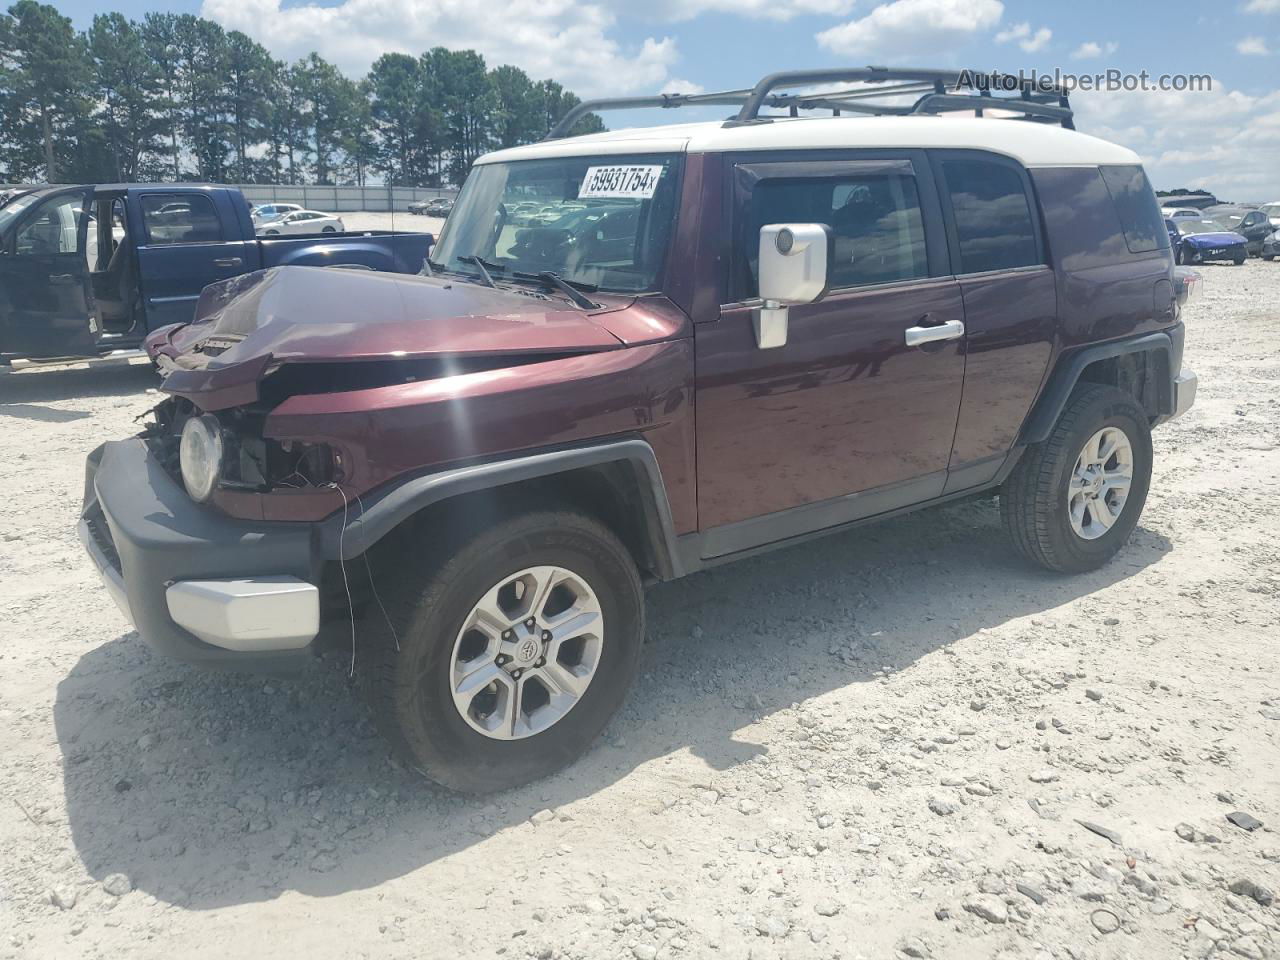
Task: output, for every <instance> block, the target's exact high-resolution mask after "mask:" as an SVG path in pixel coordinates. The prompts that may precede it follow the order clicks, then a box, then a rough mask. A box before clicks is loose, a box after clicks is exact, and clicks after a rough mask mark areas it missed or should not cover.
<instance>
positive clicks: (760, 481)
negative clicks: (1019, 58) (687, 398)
mask: <svg viewBox="0 0 1280 960" xmlns="http://www.w3.org/2000/svg"><path fill="white" fill-rule="evenodd" d="M786 157H787V159H785V160H783V159H781V158H776V159H775V158H770V157H767V156H762V157H750V158H742V159H738V160H736V161H731V169H730V170H728V171H727V176H726V180H727V183H728V190H729V191H730V192H731V194H732V199H731V209H732V226H731V230H732V236H733V252H732V256H731V269H732V271H733V277H732V278H731V280H730V294H731V299H732V301H733V302H730V303H728V304H726V305H725V306H724V307H722V309H721V312H720V316H719V318H718V319H716V320H714V321H710V322H706V323H700V324H698V325H697V326H696V328H695V337H696V348H695V349H696V358H697V372H696V391H697V395H696V410H697V425H698V427H697V450H698V513H699V526H700V528H701V530H702V532H703V554H704V557H707V558H711V557H716V556H723V555H725V554H729V553H733V552H736V551H738V550H744V549H749V548H751V547H754V546H757V545H760V544H763V543H769V542H773V541H777V540H783V539H786V538H788V537H792V536H798V535H802V534H805V533H809V532H811V531H814V530H818V529H821V528H824V527H829V526H833V525H836V524H838V523H843V522H847V521H850V520H856V519H860V518H862V517H866V516H871V515H874V514H877V513H883V512H886V511H889V510H893V509H897V508H899V507H902V506H906V505H908V504H911V503H918V502H920V501H923V500H928V499H930V498H932V497H936V496H938V495H940V494H941V493H942V490H943V487H944V485H945V483H946V470H947V461H948V459H949V457H950V454H951V445H952V439H953V437H954V434H955V427H956V416H957V412H958V410H959V407H960V397H961V387H962V384H963V380H964V365H965V359H964V351H963V343H964V340H963V321H964V305H963V300H962V297H961V292H960V287H959V285H958V284H957V282H956V280H955V278H954V277H952V276H950V273H949V269H948V266H947V263H948V261H947V253H946V235H945V232H944V229H943V222H942V219H941V214H940V210H939V204H938V196H937V191H936V189H935V186H934V180H933V174H932V171H931V168H930V166H929V164H928V162H927V160H926V158H925V156H924V155H923V153H921V152H919V151H904V152H901V153H896V154H886V153H881V152H874V153H873V152H869V151H865V152H864V151H847V152H842V153H840V154H838V155H833V154H829V153H828V154H822V155H815V156H813V157H811V158H797V157H796V155H795V154H794V153H789V154H787V155H786ZM770 223H825V224H827V225H828V226H830V227H831V229H832V232H833V233H834V235H835V261H834V263H833V266H832V280H831V291H830V292H829V293H828V294H827V296H826V297H825V298H824V299H822V300H821V301H819V302H818V303H814V304H809V305H805V306H797V307H792V308H791V310H790V319H789V330H788V337H787V342H786V344H785V345H784V346H782V347H777V348H773V349H765V350H762V349H759V348H758V347H757V346H756V341H755V337H754V333H753V325H752V315H753V310H754V305H753V298H755V297H756V296H757V289H756V275H755V267H756V260H757V258H758V242H759V241H758V238H759V231H760V227H761V226H763V225H765V224H770ZM754 302H755V303H758V300H756V301H754ZM944 325H945V327H946V329H947V330H948V331H949V338H948V339H944V340H935V341H933V342H930V343H927V344H924V345H918V346H912V345H909V341H913V340H915V339H916V336H915V335H914V332H915V331H919V330H921V329H927V328H930V327H942V326H944Z"/></svg>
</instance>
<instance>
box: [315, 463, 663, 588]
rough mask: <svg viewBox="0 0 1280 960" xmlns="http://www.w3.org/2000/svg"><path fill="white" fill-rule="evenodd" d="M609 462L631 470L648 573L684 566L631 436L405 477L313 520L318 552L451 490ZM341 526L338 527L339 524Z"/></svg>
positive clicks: (386, 529)
mask: <svg viewBox="0 0 1280 960" xmlns="http://www.w3.org/2000/svg"><path fill="white" fill-rule="evenodd" d="M606 465H616V466H618V467H620V468H622V469H625V470H628V471H630V473H631V476H632V479H633V480H634V482H635V488H636V490H637V491H638V493H639V498H640V504H641V507H642V510H643V517H642V523H641V530H642V531H643V536H644V537H645V540H646V541H647V542H646V547H647V548H648V550H649V551H650V552H651V557H652V562H653V565H654V567H655V569H654V570H653V573H654V575H655V576H657V577H658V579H660V580H672V579H675V578H676V577H679V576H682V575H683V574H684V573H685V570H684V565H683V563H682V562H681V560H680V555H679V553H678V551H677V549H676V533H675V527H674V525H673V523H672V520H671V504H670V502H669V501H668V499H667V491H666V487H665V486H664V485H663V481H662V471H661V470H660V469H659V467H658V458H657V457H656V456H655V455H654V452H653V448H652V447H651V446H649V444H648V443H646V442H645V441H644V440H641V439H637V438H628V439H617V440H609V441H606V442H602V443H594V444H591V445H587V446H573V447H564V448H558V449H554V450H542V451H536V452H533V453H523V454H520V455H518V456H513V457H507V458H503V459H500V460H491V461H486V462H483V463H475V464H468V465H466V466H461V467H454V468H451V469H448V470H441V471H438V472H435V473H428V474H423V475H420V476H414V477H410V478H408V479H406V480H403V481H401V482H398V483H393V484H391V485H389V486H388V487H386V488H383V489H380V490H378V491H375V492H373V493H371V494H368V495H366V496H363V497H360V498H358V499H354V498H353V499H352V500H351V501H350V503H349V504H348V507H347V509H346V510H345V511H340V512H338V513H336V514H333V515H332V516H330V517H329V518H328V519H326V520H324V521H322V522H321V523H320V524H319V528H320V529H319V537H320V552H321V554H322V555H323V556H325V557H326V558H328V559H332V560H337V559H339V558H341V559H342V560H344V561H345V560H350V559H352V558H354V557H358V556H360V555H361V554H362V553H364V552H365V551H366V550H368V549H369V548H370V547H372V546H373V545H374V544H376V543H377V542H378V541H379V540H381V539H382V538H383V537H385V536H386V535H387V534H388V533H390V532H391V531H392V530H394V529H395V528H396V527H398V526H399V525H400V524H401V523H402V522H404V521H405V520H407V519H409V518H410V517H412V516H413V515H415V514H417V513H419V512H420V511H422V510H423V509H425V508H427V507H429V506H432V505H433V504H437V503H440V502H442V501H444V500H448V499H450V498H453V497H457V496H462V495H463V494H468V493H477V492H482V491H486V490H495V489H497V488H500V487H505V486H509V485H511V484H517V483H521V482H524V481H529V480H538V479H543V478H547V477H553V476H555V475H557V474H564V473H568V472H569V471H573V470H580V469H582V468H589V467H602V466H606ZM344 525H345V530H344Z"/></svg>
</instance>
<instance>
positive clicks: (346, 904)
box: [0, 216, 1280, 960]
mask: <svg viewBox="0 0 1280 960" xmlns="http://www.w3.org/2000/svg"><path fill="white" fill-rule="evenodd" d="M403 219H406V220H410V221H412V222H413V223H414V224H419V223H421V224H423V225H424V226H425V225H426V223H427V221H425V220H423V218H408V217H406V218H403ZM396 220H397V226H399V225H400V221H401V220H402V218H401V217H400V216H397V218H396ZM1204 272H1205V273H1206V275H1207V277H1208V289H1207V292H1206V295H1205V297H1204V299H1203V300H1202V301H1200V303H1198V304H1197V305H1196V308H1195V311H1194V314H1193V316H1192V317H1191V318H1190V320H1189V324H1188V339H1187V363H1188V364H1189V365H1190V366H1192V367H1193V368H1194V369H1195V370H1196V371H1197V373H1199V375H1200V378H1201V387H1200V396H1199V399H1198V403H1197V405H1196V407H1195V408H1194V409H1193V411H1192V412H1191V413H1190V414H1189V415H1188V416H1186V417H1185V418H1183V419H1182V420H1179V421H1177V422H1175V423H1173V424H1170V425H1168V426H1166V427H1164V428H1162V429H1161V430H1159V431H1158V432H1157V434H1156V443H1155V446H1156V468H1155V471H1156V472H1155V479H1154V481H1153V485H1152V492H1151V497H1150V500H1149V502H1148V505H1147V509H1146V513H1145V515H1144V517H1143V520H1142V522H1141V524H1140V526H1139V528H1138V531H1137V533H1136V534H1135V536H1134V538H1133V541H1132V543H1131V544H1130V545H1129V546H1128V547H1127V548H1126V550H1125V551H1124V552H1123V553H1122V554H1121V555H1120V557H1119V558H1118V559H1117V560H1116V561H1114V562H1113V563H1111V564H1110V565H1108V566H1107V567H1106V568H1104V569H1103V570H1100V571H1097V572H1095V573H1092V574H1089V575H1085V576H1081V577H1072V578H1062V577H1057V576H1051V575H1048V574H1045V573H1042V572H1038V571H1035V570H1031V569H1028V568H1026V567H1024V566H1022V565H1021V564H1020V563H1019V562H1018V561H1017V560H1016V559H1014V557H1013V555H1012V554H1011V552H1010V551H1009V550H1008V549H1006V547H1005V545H1004V542H1003V539H1002V532H1001V530H1000V529H999V524H998V516H997V510H996V506H995V504H994V503H993V502H974V503H964V504H956V505H952V506H948V507H946V508H942V509H937V510H933V511H929V512H925V513H921V514H916V515H914V516H909V517H905V518H901V519H897V520H893V521H889V522H886V523H883V524H881V525H878V526H874V527H868V528H864V529H862V530H860V531H856V532H854V533H849V534H842V535H838V536H833V537H830V538H827V539H824V540H821V541H817V542H815V543H812V544H809V545H807V546H804V547H801V548H797V549H791V550H786V551H781V552H777V553H774V554H771V555H767V556H763V557H760V558H756V559H753V560H748V561H744V562H742V563H739V564H736V565H731V566H727V567H723V568H720V569H717V570H715V571H712V572H709V573H704V574H700V575H697V576H694V577H691V578H688V579H686V580H684V581H680V582H677V583H673V584H667V585H663V586H660V587H657V588H655V589H653V590H652V591H651V593H650V597H649V604H650V606H649V610H650V627H649V638H648V639H649V642H648V646H647V649H646V653H645V657H644V661H643V667H642V673H641V676H640V677H639V678H638V682H637V684H636V687H635V689H634V691H633V693H632V695H631V697H630V699H629V701H628V703H627V705H626V706H625V708H624V709H623V710H622V712H621V714H620V715H619V717H618V718H617V719H616V721H615V722H614V723H613V724H612V725H611V727H610V729H609V731H608V733H607V735H606V737H605V738H604V739H603V741H602V742H601V743H600V744H599V745H598V746H597V747H596V748H595V749H593V750H592V751H591V752H590V753H589V754H588V755H587V756H586V757H584V758H583V759H582V760H581V761H579V762H578V763H577V764H576V765H574V766H573V767H571V768H570V769H569V770H567V771H565V772H564V773H563V774H561V775H559V776H557V777H554V778H552V779H550V780H547V781H544V782H541V783H538V784H535V785H533V786H530V787H527V788H523V789H520V790H516V791H513V792H510V793H506V794H502V795H499V796H497V797H491V798H486V799H481V800H476V799H472V798H466V797H458V796H451V795H448V794H446V793H444V792H442V791H439V790H437V789H435V788H433V787H431V786H429V785H427V784H424V783H422V782H420V781H419V780H417V779H416V778H415V777H414V776H412V775H410V774H409V773H407V772H405V771H404V770H402V769H401V768H399V767H398V766H397V765H396V764H395V763H394V762H393V760H392V759H391V756H390V754H389V752H388V750H387V748H386V747H385V746H384V745H383V743H382V742H381V741H380V740H379V739H378V738H377V737H376V736H375V734H374V732H373V729H372V727H371V725H370V722H369V720H368V718H367V715H366V713H365V710H364V708H363V706H362V705H361V703H360V702H359V700H358V698H357V697H356V696H355V695H354V693H353V691H352V690H351V689H350V688H349V686H348V684H347V682H346V677H345V672H344V670H345V666H346V660H345V656H344V655H342V654H335V655H334V656H333V657H331V658H328V659H326V660H320V661H317V662H316V663H315V664H314V666H313V667H312V668H311V669H309V670H308V671H307V672H305V673H304V674H302V675H301V676H298V677H296V678H293V679H288V680H278V679H262V678H246V677H239V676H232V675H221V674H209V673H203V672H200V671H198V670H195V669H192V668H188V667H185V666H182V665H179V664H175V663H170V662H167V661H164V660H161V659H159V658H158V657H156V656H153V655H152V654H151V653H150V652H149V650H148V649H147V647H146V646H145V645H144V644H143V643H142V641H141V640H140V639H139V638H138V636H137V635H136V634H135V633H133V632H132V631H131V630H130V629H129V628H128V627H127V625H126V624H125V623H124V622H123V620H122V619H121V617H120V615H119V613H118V612H117V611H116V609H115V608H114V607H113V606H112V604H111V602H110V600H109V599H108V598H107V595H106V593H105V592H104V591H103V590H102V589H101V587H100V586H99V584H98V582H97V580H96V577H95V575H94V574H93V572H92V570H91V568H90V564H89V562H88V560H87V559H86V558H85V557H83V556H82V552H81V549H80V547H79V544H78V543H77V541H76V537H75V533H74V529H73V527H74V521H75V517H76V513H77V508H78V505H79V502H80V495H81V486H82V483H83V466H82V465H83V459H84V455H85V453H86V452H87V451H88V450H89V449H91V448H92V447H93V446H94V445H96V444H97V443H99V442H101V441H102V440H104V439H109V438H115V437H119V436H122V435H125V434H127V433H130V432H132V431H133V430H135V429H136V428H135V426H134V424H133V418H134V417H136V416H137V415H138V414H139V413H141V412H143V411H144V410H145V409H147V408H148V407H149V406H150V405H151V404H153V403H154V402H155V401H156V399H157V397H156V396H155V394H154V386H155V383H154V380H153V378H152V374H151V372H150V371H149V369H147V368H146V367H143V366H130V367H117V368H112V369H86V370H75V369H72V370H64V371H38V372H30V373H25V372H24V373H18V374H8V375H0V451H3V455H2V456H0V613H2V614H3V622H4V628H5V629H4V632H3V636H2V639H0V757H2V758H3V760H2V761H0V851H3V853H2V854H0V958H11V957H22V958H28V957H30V958H41V960H44V958H56V957H111V958H118V957H128V958H151V957H155V958H172V957H184V958H188V957H241V956H245V957H247V956H283V957H293V956H299V957H301V956H306V957H310V958H330V957H332V958H335V960H337V958H343V960H347V958H354V957H378V958H383V957H392V958H395V957H406V958H407V957H452V956H458V957H486V958H488V957H492V958H496V957H503V958H525V957H544V958H550V957H556V958H582V960H587V958H590V960H596V958H637V960H667V958H678V957H726V958H745V957H751V958H755V960H761V958H775V957H776V958H802V960H803V958H835V957H842V958H857V957H863V958H866V960H878V958H890V957H902V956H907V957H915V958H920V957H934V958H956V957H961V958H969V957H973V958H979V957H981V958H991V957H998V958H1005V960H1008V958H1024V957H1025V958H1034V960H1046V958H1054V960H1068V958H1070V960H1084V958H1098V960H1105V958H1121V957H1132V958H1143V960H1148V958H1165V957H1168V958H1178V957H1208V956H1211V955H1215V954H1220V955H1222V956H1224V957H1230V958H1233V960H1234V958H1246V960H1249V958H1265V957H1275V956H1278V955H1280V908H1278V907H1277V904H1276V902H1275V901H1274V900H1273V899H1272V898H1273V892H1274V891H1280V839H1278V838H1277V834H1276V833H1275V832H1274V830H1275V828H1276V827H1277V826H1280V752H1278V751H1277V747H1278V746H1280V657H1278V656H1277V655H1278V654H1280V629H1277V628H1278V627H1280V622H1278V621H1280V603H1277V597H1278V596H1280V509H1278V507H1277V496H1278V495H1280V389H1278V388H1280V352H1278V351H1277V346H1276V344H1277V330H1278V329H1280V263H1262V262H1259V261H1250V262H1249V263H1248V264H1246V265H1245V266H1243V267H1240V268H1234V267H1229V266H1226V267H1213V266H1211V267H1206V268H1205V270H1204ZM357 669H359V664H358V662H357ZM1235 812H1243V813H1247V814H1250V815H1251V816H1253V817H1255V818H1256V819H1257V820H1260V821H1261V822H1262V826H1261V827H1260V828H1257V829H1255V830H1253V831H1248V830H1246V829H1243V828H1241V827H1239V826H1236V825H1235V824H1233V823H1232V822H1230V821H1229V820H1228V819H1227V815H1228V814H1233V813H1235Z"/></svg>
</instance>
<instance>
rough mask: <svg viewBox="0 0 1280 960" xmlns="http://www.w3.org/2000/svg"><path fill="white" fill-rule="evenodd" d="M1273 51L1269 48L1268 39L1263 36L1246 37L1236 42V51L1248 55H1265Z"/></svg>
mask: <svg viewBox="0 0 1280 960" xmlns="http://www.w3.org/2000/svg"><path fill="white" fill-rule="evenodd" d="M1270 52H1271V51H1270V50H1268V49H1267V41H1266V40H1264V39H1262V37H1245V38H1244V39H1243V40H1241V41H1240V42H1239V43H1237V44H1236V53H1243V54H1245V55H1246V56H1254V57H1265V56H1266V55H1267V54H1269V53H1270Z"/></svg>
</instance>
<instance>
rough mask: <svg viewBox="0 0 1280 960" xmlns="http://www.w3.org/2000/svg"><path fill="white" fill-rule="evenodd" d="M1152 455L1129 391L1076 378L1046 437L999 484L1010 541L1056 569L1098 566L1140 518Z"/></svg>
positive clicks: (1141, 412) (1144, 420) (1145, 422)
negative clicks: (1050, 431) (1068, 396)
mask: <svg viewBox="0 0 1280 960" xmlns="http://www.w3.org/2000/svg"><path fill="white" fill-rule="evenodd" d="M1151 459H1152V456H1151V427H1150V424H1149V422H1148V420H1147V415H1146V412H1145V411H1144V410H1143V409H1142V407H1140V406H1139V405H1138V403H1137V402H1136V401H1135V400H1134V398H1133V397H1132V396H1130V395H1129V394H1127V393H1124V392H1123V391H1121V390H1117V389H1116V388H1115V387H1109V386H1103V385H1099V384H1081V385H1079V386H1077V387H1076V389H1075V390H1074V391H1073V392H1072V394H1071V397H1070V399H1069V400H1068V401H1067V405H1066V407H1065V409H1064V410H1063V411H1062V415H1061V416H1060V417H1059V418H1058V422H1057V424H1056V425H1055V426H1054V428H1053V432H1052V433H1050V434H1049V437H1048V439H1047V440H1045V441H1044V442H1043V443H1038V444H1035V445H1033V446H1032V447H1031V448H1029V449H1028V450H1027V451H1026V453H1024V454H1023V457H1022V459H1021V460H1020V461H1019V462H1018V465H1017V467H1015V468H1014V470H1013V473H1011V474H1010V475H1009V479H1008V480H1006V481H1005V484H1004V486H1003V487H1002V488H1001V491H1000V515H1001V518H1002V520H1003V521H1004V526H1005V530H1006V531H1007V533H1008V534H1009V537H1010V539H1011V540H1012V541H1013V545H1014V547H1015V548H1016V549H1017V550H1018V552H1019V553H1021V554H1022V555H1023V556H1024V557H1026V558H1027V559H1028V560H1030V561H1032V562H1033V563H1036V564H1039V565H1040V566H1042V567H1045V568H1047V569H1049V570H1054V571H1058V572H1062V573H1084V572H1085V571H1088V570H1094V569H1097V568H1098V567H1100V566H1102V565H1103V564H1104V563H1106V562H1107V561H1108V560H1110V559H1111V558H1112V557H1113V556H1115V554H1116V552H1117V551H1119V549H1120V548H1121V547H1122V546H1123V545H1124V543H1125V541H1126V540H1128V539H1129V536H1130V535H1131V534H1132V533H1133V529H1134V527H1136V526H1137V524H1138V518H1139V516H1140V515H1141V514H1142V507H1143V504H1144V503H1146V499H1147V491H1148V489H1149V488H1150V485H1151Z"/></svg>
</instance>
